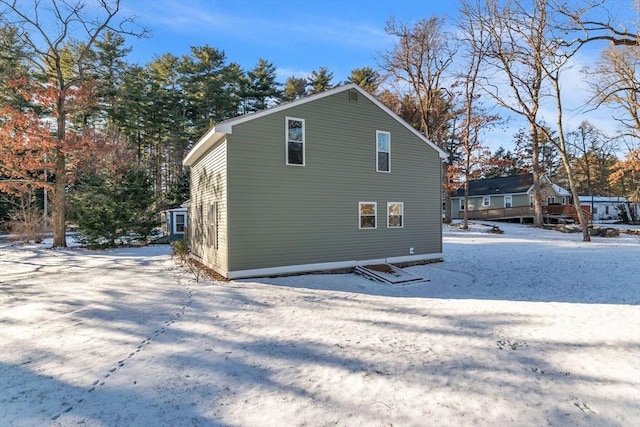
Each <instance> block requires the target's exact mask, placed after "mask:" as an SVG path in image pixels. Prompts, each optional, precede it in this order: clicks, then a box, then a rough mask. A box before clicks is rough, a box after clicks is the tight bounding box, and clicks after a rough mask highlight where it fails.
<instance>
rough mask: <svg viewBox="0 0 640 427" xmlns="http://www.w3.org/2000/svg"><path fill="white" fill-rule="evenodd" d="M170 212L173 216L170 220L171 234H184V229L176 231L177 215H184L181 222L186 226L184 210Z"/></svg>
mask: <svg viewBox="0 0 640 427" xmlns="http://www.w3.org/2000/svg"><path fill="white" fill-rule="evenodd" d="M172 214H173V218H172V221H171V222H172V223H173V234H184V231H178V215H182V216H184V223H183V224H182V226H183V227H184V228H186V227H187V214H186V213H185V212H172Z"/></svg>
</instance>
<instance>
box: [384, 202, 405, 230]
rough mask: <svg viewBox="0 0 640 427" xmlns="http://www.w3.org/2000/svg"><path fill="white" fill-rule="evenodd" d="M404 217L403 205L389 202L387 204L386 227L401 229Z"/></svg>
mask: <svg viewBox="0 0 640 427" xmlns="http://www.w3.org/2000/svg"><path fill="white" fill-rule="evenodd" d="M403 217H404V203H402V202H389V203H387V227H388V228H402V226H403V224H404V223H403V220H404V219H403Z"/></svg>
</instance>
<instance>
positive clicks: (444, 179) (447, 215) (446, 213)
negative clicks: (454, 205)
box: [442, 163, 452, 224]
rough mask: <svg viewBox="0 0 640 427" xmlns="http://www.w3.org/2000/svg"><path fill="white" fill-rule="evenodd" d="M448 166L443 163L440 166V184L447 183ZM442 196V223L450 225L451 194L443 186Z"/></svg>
mask: <svg viewBox="0 0 640 427" xmlns="http://www.w3.org/2000/svg"><path fill="white" fill-rule="evenodd" d="M447 168H448V165H447V164H446V163H444V164H443V165H442V182H443V183H445V184H446V183H447V180H448V172H447ZM442 194H443V195H444V218H443V219H442V222H443V223H445V224H451V216H452V215H451V193H449V191H448V190H447V189H446V185H443V191H442Z"/></svg>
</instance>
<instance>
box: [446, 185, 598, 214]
mask: <svg viewBox="0 0 640 427" xmlns="http://www.w3.org/2000/svg"><path fill="white" fill-rule="evenodd" d="M540 192H541V194H540V199H541V200H542V205H543V206H542V208H543V212H542V215H543V218H544V220H545V221H546V222H567V221H569V220H571V221H577V220H578V216H577V215H576V212H575V207H574V206H573V205H572V204H571V203H572V197H571V193H570V192H569V191H568V190H565V189H564V188H562V187H560V186H559V185H556V184H554V183H552V182H551V181H550V180H549V178H548V177H547V176H546V175H543V176H542V178H541V184H540ZM534 197H535V192H534V185H533V174H532V173H528V174H525V175H515V176H505V177H497V178H487V179H478V180H474V181H469V200H468V203H467V206H465V203H464V188H459V189H458V190H457V191H456V192H455V193H453V194H452V195H451V207H452V209H451V210H452V218H453V219H462V218H463V217H464V210H465V208H466V209H467V218H468V219H490V220H505V221H512V220H516V221H519V222H532V221H533V216H534V211H533V200H534ZM583 210H584V211H585V215H586V217H587V218H590V214H589V210H588V209H583Z"/></svg>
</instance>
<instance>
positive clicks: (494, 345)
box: [0, 224, 640, 426]
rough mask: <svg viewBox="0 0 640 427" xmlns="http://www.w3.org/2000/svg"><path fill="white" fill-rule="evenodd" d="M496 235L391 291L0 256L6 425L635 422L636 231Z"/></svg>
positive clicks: (326, 281) (342, 279) (344, 283)
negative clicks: (588, 238) (587, 238)
mask: <svg viewBox="0 0 640 427" xmlns="http://www.w3.org/2000/svg"><path fill="white" fill-rule="evenodd" d="M500 227H501V228H502V229H504V230H505V233H504V234H501V235H498V234H488V233H485V232H484V231H485V229H484V227H480V226H476V227H474V228H473V230H472V231H467V232H464V231H461V230H458V229H455V228H449V227H445V229H444V242H445V245H444V252H445V261H444V262H442V263H437V264H429V265H423V266H415V267H410V268H408V269H407V270H408V271H410V272H412V273H414V274H417V275H421V276H423V277H424V278H425V279H426V280H428V281H425V282H422V283H414V284H410V285H395V286H392V285H384V284H380V283H376V282H372V281H369V280H367V279H365V278H363V277H361V276H356V275H352V274H336V275H302V276H292V277H282V278H265V279H255V280H245V281H236V282H214V281H210V280H207V281H202V280H201V281H200V282H198V283H196V282H195V281H194V279H193V276H191V275H190V274H189V273H188V272H186V271H184V270H183V269H181V268H179V267H178V266H176V264H175V263H174V262H173V261H172V260H171V258H170V256H169V248H168V247H166V246H156V247H147V248H136V249H118V250H113V251H104V252H92V251H86V250H81V249H77V248H73V249H68V250H50V249H45V248H44V247H43V246H41V245H28V246H19V247H18V246H5V247H1V248H0V425H2V426H47V425H51V426H75V425H84V426H218V425H219V426H294V425H307V426H324V425H342V426H383V425H395V426H398V425H400V426H404V425H406V426H418V425H420V426H422V425H438V426H440V425H442V426H457V425H459V426H470V425H474V426H475V425H479V426H497V425H500V426H530V425H531V426H544V425H551V426H637V425H640V236H631V235H624V234H623V235H621V237H618V238H610V239H605V238H594V241H593V242H592V243H583V242H581V235H580V234H562V233H559V232H555V231H548V230H538V229H532V228H529V227H525V226H521V225H502V224H501V225H500Z"/></svg>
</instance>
